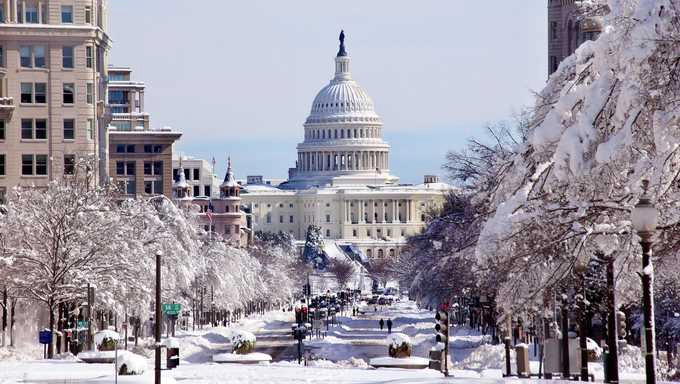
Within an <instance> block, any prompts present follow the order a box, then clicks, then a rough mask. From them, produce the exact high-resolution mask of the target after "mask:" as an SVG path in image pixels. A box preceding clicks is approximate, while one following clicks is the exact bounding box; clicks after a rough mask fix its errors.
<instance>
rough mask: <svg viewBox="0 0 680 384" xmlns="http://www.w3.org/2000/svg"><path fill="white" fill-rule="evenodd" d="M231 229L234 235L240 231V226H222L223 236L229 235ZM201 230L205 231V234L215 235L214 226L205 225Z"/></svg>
mask: <svg viewBox="0 0 680 384" xmlns="http://www.w3.org/2000/svg"><path fill="white" fill-rule="evenodd" d="M232 227H233V228H234V234H238V233H239V231H240V229H241V226H240V225H238V224H233V225H232V224H225V225H224V234H225V235H231V228H232ZM203 230H204V231H206V232H213V233H215V225H214V224H213V225H208V224H206V225H204V226H203Z"/></svg>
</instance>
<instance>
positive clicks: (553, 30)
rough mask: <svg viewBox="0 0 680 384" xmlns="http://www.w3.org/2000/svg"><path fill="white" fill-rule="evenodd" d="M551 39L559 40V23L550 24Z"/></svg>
mask: <svg viewBox="0 0 680 384" xmlns="http://www.w3.org/2000/svg"><path fill="white" fill-rule="evenodd" d="M550 38H551V39H553V40H556V39H557V21H552V22H551V23H550Z"/></svg>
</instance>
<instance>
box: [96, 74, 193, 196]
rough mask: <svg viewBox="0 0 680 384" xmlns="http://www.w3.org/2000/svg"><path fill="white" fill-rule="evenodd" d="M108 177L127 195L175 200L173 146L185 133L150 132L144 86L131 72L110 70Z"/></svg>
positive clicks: (155, 130) (153, 130)
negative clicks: (171, 198) (173, 188)
mask: <svg viewBox="0 0 680 384" xmlns="http://www.w3.org/2000/svg"><path fill="white" fill-rule="evenodd" d="M108 73H109V82H108V92H109V98H108V99H109V106H110V110H111V125H109V127H108V153H107V155H106V157H107V158H108V163H109V170H108V172H109V176H110V177H111V179H112V180H113V181H114V182H115V183H116V185H117V186H118V189H119V191H120V192H121V193H122V194H124V195H127V196H138V195H141V196H149V195H165V196H167V197H169V198H170V197H172V194H173V193H172V182H173V180H172V146H173V144H174V143H175V141H177V140H178V139H179V138H180V137H181V136H182V134H181V133H180V132H177V131H173V130H172V129H171V128H160V129H151V128H150V123H149V114H148V113H147V112H146V111H145V110H144V89H145V86H144V83H143V82H139V81H133V80H132V79H131V75H132V69H130V68H128V67H109V70H108Z"/></svg>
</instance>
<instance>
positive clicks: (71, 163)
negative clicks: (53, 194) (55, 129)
mask: <svg viewBox="0 0 680 384" xmlns="http://www.w3.org/2000/svg"><path fill="white" fill-rule="evenodd" d="M75 165H76V156H75V155H64V175H72V174H73V173H74V171H75Z"/></svg>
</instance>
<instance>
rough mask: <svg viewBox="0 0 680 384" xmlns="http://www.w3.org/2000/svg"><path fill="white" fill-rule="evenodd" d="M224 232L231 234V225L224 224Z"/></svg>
mask: <svg viewBox="0 0 680 384" xmlns="http://www.w3.org/2000/svg"><path fill="white" fill-rule="evenodd" d="M224 234H225V235H231V226H229V225H225V226H224Z"/></svg>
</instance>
